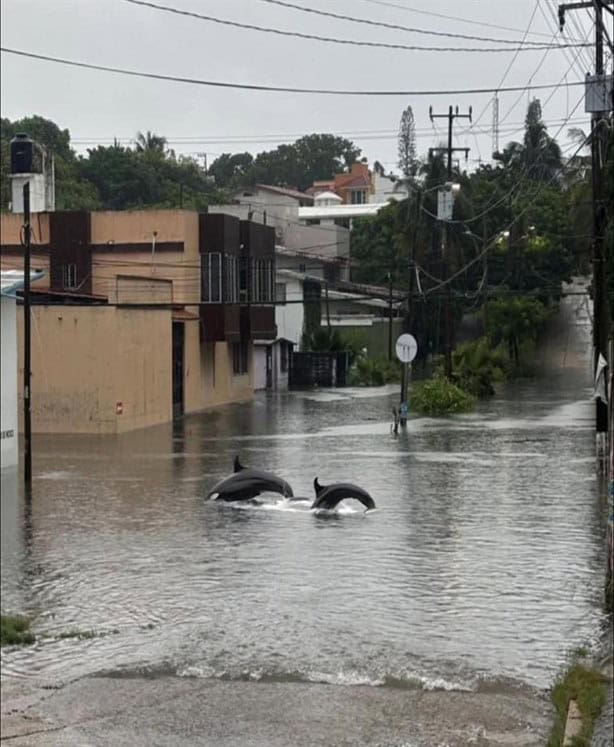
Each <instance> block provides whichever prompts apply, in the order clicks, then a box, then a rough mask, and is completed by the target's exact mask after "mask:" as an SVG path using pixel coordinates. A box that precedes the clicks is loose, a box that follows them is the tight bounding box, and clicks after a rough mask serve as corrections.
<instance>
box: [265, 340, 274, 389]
mask: <svg viewBox="0 0 614 747" xmlns="http://www.w3.org/2000/svg"><path fill="white" fill-rule="evenodd" d="M266 388H267V389H272V388H273V346H272V345H267V346H266Z"/></svg>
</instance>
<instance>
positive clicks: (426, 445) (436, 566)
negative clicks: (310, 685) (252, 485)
mask: <svg viewBox="0 0 614 747" xmlns="http://www.w3.org/2000/svg"><path fill="white" fill-rule="evenodd" d="M576 311H577V309H576ZM570 313H571V312H570ZM568 316H569V314H568ZM569 319H571V320H572V325H571V327H570V325H569V324H567V325H564V327H561V328H560V329H559V330H558V332H557V329H556V328H555V329H554V330H553V336H552V340H553V344H555V346H558V348H557V349H558V350H559V352H560V351H561V350H562V351H563V358H561V360H563V363H564V365H565V366H566V368H564V369H563V370H562V371H561V372H560V373H559V374H558V375H556V376H554V375H550V376H548V377H543V378H539V379H536V380H534V381H528V382H524V383H519V384H514V385H510V386H507V387H506V388H504V389H503V390H502V391H501V392H500V393H499V394H498V396H497V397H496V398H494V399H493V400H491V401H489V402H486V403H483V404H482V405H480V408H479V409H478V410H477V411H476V412H474V413H472V414H470V415H465V416H456V417H453V418H445V419H432V418H419V417H412V418H411V419H410V421H409V423H408V427H407V429H406V430H405V431H403V432H401V434H400V435H399V437H398V438H395V437H394V436H393V435H392V433H391V427H390V425H391V415H390V413H391V407H392V405H393V404H395V403H396V401H397V397H398V394H397V390H396V387H388V388H383V389H377V390H372V389H362V390H360V389H353V390H352V389H350V390H347V389H346V390H335V391H321V392H311V393H309V392H296V393H291V394H279V395H260V396H258V397H257V398H256V399H255V401H253V402H251V403H248V404H244V405H237V406H229V407H224V408H220V409H219V410H216V411H214V412H211V413H208V414H203V415H199V416H192V417H187V418H185V419H184V420H183V421H181V422H179V423H177V424H175V426H163V427H158V428H151V429H148V430H145V431H140V432H137V433H132V434H126V435H122V436H118V437H83V436H79V437H68V436H66V437H42V436H41V437H37V438H35V440H34V471H35V477H34V481H33V491H32V492H33V496H32V500H31V502H29V503H26V502H25V501H24V497H23V490H22V488H21V487H20V485H19V482H18V479H17V476H16V475H15V473H14V472H6V471H3V472H2V502H1V506H2V516H1V519H2V536H1V540H2V541H1V550H2V558H1V559H2V570H1V593H2V609H3V611H20V612H25V613H27V614H29V615H30V616H31V617H32V618H33V620H34V631H35V632H36V634H37V636H38V641H37V643H36V644H35V645H34V646H32V647H27V648H22V649H19V648H8V649H3V651H2V673H3V675H17V676H23V677H26V678H36V679H37V680H39V681H40V680H41V679H42V680H44V679H47V678H48V679H49V680H52V681H54V682H56V681H58V680H59V681H68V680H75V679H77V678H80V677H82V676H85V675H89V674H99V673H103V672H105V673H111V672H128V673H134V672H142V673H146V674H148V675H151V676H156V675H168V674H172V675H180V676H185V677H195V678H220V679H224V680H247V681H267V682H281V683H284V682H297V681H298V682H300V681H307V682H318V683H334V684H339V685H351V684H364V685H372V686H384V687H386V686H387V687H396V688H398V687H409V688H415V687H422V688H425V689H460V690H475V689H485V690H491V689H492V688H495V689H500V688H506V689H509V688H518V687H524V688H526V687H530V688H532V687H536V688H540V689H542V688H547V687H549V686H550V685H551V684H552V681H553V679H554V678H555V677H556V675H557V673H558V672H559V671H560V668H561V667H562V666H563V665H564V664H565V662H566V660H567V658H568V656H569V654H570V651H571V650H572V649H574V648H575V647H580V646H582V647H589V648H590V647H591V646H593V645H595V646H596V645H597V644H598V642H599V639H600V637H601V634H602V631H603V626H604V622H605V618H604V614H603V610H602V599H603V575H604V568H605V545H604V510H605V507H604V505H603V499H602V497H601V496H602V493H601V491H600V486H599V482H598V478H597V470H596V460H595V436H594V429H593V428H594V405H593V403H592V401H591V393H592V391H591V387H590V375H589V365H588V362H587V361H586V360H585V358H586V350H588V342H587V338H588V334H589V332H588V327H587V317H586V315H585V314H584V315H583V316H581V317H579V316H578V314H576V315H575V316H574V315H573V314H572V315H571V316H570V317H569ZM569 319H568V320H567V321H568V322H569ZM574 320H575V321H574ZM573 324H575V325H576V327H577V329H576V330H575V331H574V335H575V337H574V339H571V338H569V337H568V336H566V335H567V333H565V334H562V330H563V329H568V328H573ZM572 331H573V330H572ZM561 334H562V336H561ZM570 340H571V342H570ZM561 341H563V343H564V344H562V342H561ZM555 357H556V356H555ZM557 360H559V359H558V358H557ZM235 454H239V455H240V457H241V461H242V462H243V463H244V464H246V465H250V466H256V467H261V468H265V469H268V470H271V471H273V472H276V473H278V474H279V475H280V476H282V477H284V478H285V479H286V480H288V481H289V482H290V484H291V485H292V486H293V488H294V492H295V495H296V496H302V497H304V500H302V501H295V502H290V501H287V500H285V499H281V498H280V497H279V496H274V495H271V496H264V497H263V500H264V502H263V503H262V504H261V505H255V504H247V505H233V504H225V503H223V502H216V501H206V500H205V496H206V495H207V493H208V492H209V491H210V490H211V488H212V486H213V485H214V484H215V483H216V482H217V481H218V480H219V479H220V478H222V477H224V476H225V475H227V474H228V473H229V472H230V471H231V469H232V462H233V458H234V456H235ZM315 476H318V477H319V479H320V481H321V482H322V483H328V482H332V481H341V480H342V481H351V482H355V483H357V484H359V485H361V486H362V487H364V488H366V489H367V490H368V491H369V492H370V493H371V495H372V496H373V497H374V499H375V501H376V503H377V507H378V508H377V509H376V510H374V511H369V512H367V513H365V512H364V510H363V507H362V506H361V505H360V504H357V503H353V502H347V503H344V504H342V505H341V506H340V508H339V510H337V511H335V512H333V513H316V512H313V511H311V510H310V503H311V500H312V499H313V497H314V493H313V479H314V477H315ZM75 631H81V632H88V631H89V632H93V633H95V635H93V636H92V637H85V638H82V639H75V638H62V637H60V636H62V634H65V633H70V632H75Z"/></svg>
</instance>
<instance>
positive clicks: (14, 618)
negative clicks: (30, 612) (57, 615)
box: [0, 615, 36, 646]
mask: <svg viewBox="0 0 614 747" xmlns="http://www.w3.org/2000/svg"><path fill="white" fill-rule="evenodd" d="M35 640H36V639H35V638H34V634H33V633H31V632H30V621H29V620H28V618H27V617H21V616H19V615H2V616H1V617H0V646H15V645H25V644H30V643H34V641H35Z"/></svg>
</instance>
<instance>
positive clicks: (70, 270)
mask: <svg viewBox="0 0 614 747" xmlns="http://www.w3.org/2000/svg"><path fill="white" fill-rule="evenodd" d="M62 285H63V287H64V288H65V289H71V288H76V287H77V265H75V264H73V263H71V264H68V265H63V267H62Z"/></svg>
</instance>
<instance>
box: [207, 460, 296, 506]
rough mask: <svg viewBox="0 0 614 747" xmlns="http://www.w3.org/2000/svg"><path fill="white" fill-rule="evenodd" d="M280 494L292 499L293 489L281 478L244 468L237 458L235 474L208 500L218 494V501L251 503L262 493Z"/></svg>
mask: <svg viewBox="0 0 614 747" xmlns="http://www.w3.org/2000/svg"><path fill="white" fill-rule="evenodd" d="M267 492H268V493H279V494H280V495H283V496H284V498H292V497H293V496H294V493H293V492H292V488H291V487H290V485H289V484H288V483H287V482H286V481H285V480H282V478H281V477H277V475H274V474H273V473H272V472H265V471H264V470H261V469H252V468H251V467H244V466H243V465H242V464H241V462H240V461H239V457H238V456H236V457H235V460H234V473H233V474H232V475H231V476H230V477H226V478H225V479H224V480H222V481H221V482H218V484H217V485H215V487H214V488H213V489H212V490H211V492H210V493H209V495H208V496H207V498H211V497H212V496H214V495H216V494H217V497H216V500H218V501H219V500H222V501H249V500H251V499H252V498H255V497H256V496H257V495H260V493H267Z"/></svg>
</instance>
